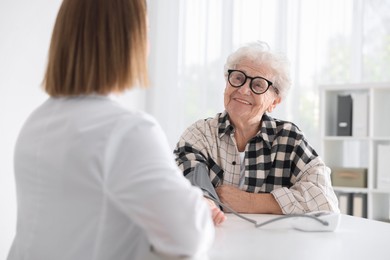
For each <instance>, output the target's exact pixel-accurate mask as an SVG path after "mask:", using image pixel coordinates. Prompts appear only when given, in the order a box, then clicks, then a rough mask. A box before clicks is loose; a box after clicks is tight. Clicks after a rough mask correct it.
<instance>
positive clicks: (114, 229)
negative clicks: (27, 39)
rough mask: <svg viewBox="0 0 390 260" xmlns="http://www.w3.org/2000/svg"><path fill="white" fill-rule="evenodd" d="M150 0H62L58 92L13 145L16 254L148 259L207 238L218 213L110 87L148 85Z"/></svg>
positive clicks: (196, 248) (155, 132)
mask: <svg viewBox="0 0 390 260" xmlns="http://www.w3.org/2000/svg"><path fill="white" fill-rule="evenodd" d="M145 2H146V1H145V0H99V1H91V0H89V1H88V0H64V1H63V3H62V6H61V8H60V10H59V13H58V16H57V20H56V23H55V27H54V30H53V35H52V40H51V45H50V51H49V59H48V65H47V70H46V75H45V78H44V84H43V86H44V90H45V91H46V92H47V94H48V95H49V96H50V97H49V98H48V100H47V101H46V102H44V103H43V104H42V105H41V106H40V107H38V108H37V109H36V110H35V111H34V112H33V113H32V114H31V115H30V117H29V118H28V120H27V121H26V122H25V124H24V126H23V128H22V130H21V132H20V135H19V137H18V140H17V143H16V147H15V178H16V188H17V201H18V219H17V230H16V237H15V239H14V242H13V245H12V247H11V250H10V252H9V255H8V259H9V260H18V259H30V260H42V259H72V260H73V259H94V260H99V259H102V260H103V259H115V260H121V259H126V260H128V259H148V257H149V256H152V255H153V254H161V255H170V256H196V255H201V254H204V253H205V252H207V250H208V249H209V248H210V246H211V243H212V241H213V238H214V225H213V222H212V218H211V214H212V213H211V211H210V209H209V207H208V205H207V203H206V202H205V200H204V199H203V197H202V193H201V192H200V190H199V189H198V188H195V187H193V186H191V184H190V183H189V182H188V181H187V180H186V179H185V178H184V177H183V176H182V174H181V172H180V170H179V169H178V168H177V166H176V164H175V162H174V160H173V158H172V153H171V151H170V148H169V146H168V143H167V141H166V137H165V135H164V134H163V132H162V130H161V128H160V126H159V125H158V124H157V122H156V121H155V120H154V119H153V118H152V117H150V116H148V115H146V114H144V113H142V112H134V111H128V110H126V109H124V108H123V107H121V106H120V105H119V104H117V103H115V102H114V101H113V100H111V99H110V97H109V95H110V94H112V93H115V94H117V93H122V92H125V91H126V90H128V89H130V88H131V87H132V86H134V85H136V84H140V85H143V86H145V85H146V84H147V20H146V3H145ZM214 214H215V213H214Z"/></svg>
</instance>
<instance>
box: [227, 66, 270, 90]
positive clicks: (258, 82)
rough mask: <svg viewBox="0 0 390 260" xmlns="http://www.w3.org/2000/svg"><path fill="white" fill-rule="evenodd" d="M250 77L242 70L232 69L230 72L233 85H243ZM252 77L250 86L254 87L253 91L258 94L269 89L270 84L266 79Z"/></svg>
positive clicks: (230, 80) (230, 81)
mask: <svg viewBox="0 0 390 260" xmlns="http://www.w3.org/2000/svg"><path fill="white" fill-rule="evenodd" d="M248 78H249V77H248V76H247V75H245V74H244V73H243V72H241V71H232V72H231V73H230V74H229V83H230V84H231V85H232V86H233V87H241V86H243V85H244V84H245V82H246V81H247V79H248ZM250 79H251V81H250V88H251V89H252V91H253V92H255V93H257V94H262V93H264V92H266V91H267V89H268V87H269V84H268V82H267V81H266V80H265V79H263V78H259V77H255V78H250Z"/></svg>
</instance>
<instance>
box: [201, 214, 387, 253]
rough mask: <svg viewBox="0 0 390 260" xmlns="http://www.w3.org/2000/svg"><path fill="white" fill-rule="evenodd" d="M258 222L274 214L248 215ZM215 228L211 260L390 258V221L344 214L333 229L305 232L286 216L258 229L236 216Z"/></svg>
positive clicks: (230, 216) (229, 215)
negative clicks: (332, 230) (329, 230)
mask: <svg viewBox="0 0 390 260" xmlns="http://www.w3.org/2000/svg"><path fill="white" fill-rule="evenodd" d="M245 216H247V217H250V218H252V219H255V220H256V221H257V222H258V223H261V222H264V221H267V220H269V219H272V218H275V215H262V214H253V215H251V214H245ZM227 217H228V218H227V220H226V221H225V222H224V223H223V224H222V225H220V226H218V227H217V228H216V237H215V242H214V245H213V247H212V249H211V251H210V252H209V256H208V259H210V260H219V259H221V260H222V259H223V260H228V259H266V260H270V259H283V260H288V259H300V260H305V259H308V260H314V259H315V260H321V259H332V260H337V259H352V260H360V259H362V260H367V259H373V260H374V259H375V260H381V259H383V260H385V259H386V260H389V259H390V224H389V223H385V222H380V221H374V220H368V219H364V218H358V217H353V216H348V215H341V219H340V224H339V227H338V228H337V230H336V231H334V232H303V231H299V230H295V229H293V228H291V222H290V221H293V219H284V220H281V221H277V222H273V223H271V224H269V225H266V226H263V227H260V228H256V227H255V226H254V224H252V223H250V222H247V221H245V220H243V219H241V218H239V217H237V216H235V215H232V214H227ZM309 220H310V219H309Z"/></svg>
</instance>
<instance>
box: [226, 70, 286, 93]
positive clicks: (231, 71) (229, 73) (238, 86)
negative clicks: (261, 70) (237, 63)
mask: <svg viewBox="0 0 390 260" xmlns="http://www.w3.org/2000/svg"><path fill="white" fill-rule="evenodd" d="M233 72H240V73H242V74H243V75H244V76H245V80H244V82H243V83H242V84H241V85H233V84H232V83H231V82H230V75H231V74H232V73H233ZM248 79H250V80H251V81H250V82H249V88H250V89H251V90H252V92H253V93H255V94H256V95H261V94H264V93H265V92H267V91H268V89H269V87H271V86H272V87H273V88H274V89H275V92H276V94H279V90H278V89H277V88H275V87H274V86H273V83H272V81H269V80H268V79H266V78H263V77H260V76H258V77H249V76H248V75H246V74H245V72H243V71H241V70H228V82H229V84H230V85H231V86H232V87H234V88H240V87H242V86H244V85H245V83H246V81H247V80H248ZM254 79H264V80H265V81H266V82H267V84H268V86H267V88H266V89H265V90H264V91H263V92H256V91H255V90H254V89H253V88H252V82H253V80H254Z"/></svg>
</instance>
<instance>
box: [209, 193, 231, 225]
mask: <svg viewBox="0 0 390 260" xmlns="http://www.w3.org/2000/svg"><path fill="white" fill-rule="evenodd" d="M204 199H205V200H206V201H207V204H208V205H209V207H210V209H211V217H212V219H213V222H214V225H215V226H218V225H220V224H222V223H223V222H224V221H225V220H226V216H225V214H224V213H223V211H222V210H221V209H220V208H219V207H217V205H215V203H214V201H212V200H210V199H207V198H204Z"/></svg>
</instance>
